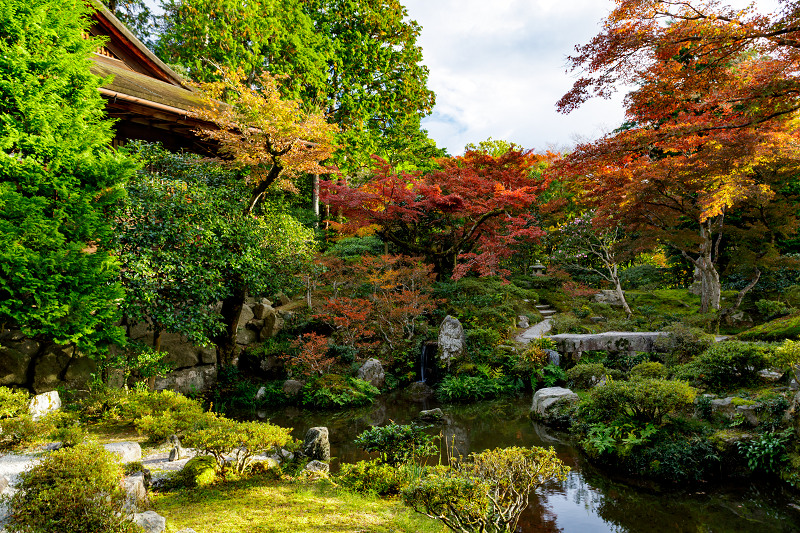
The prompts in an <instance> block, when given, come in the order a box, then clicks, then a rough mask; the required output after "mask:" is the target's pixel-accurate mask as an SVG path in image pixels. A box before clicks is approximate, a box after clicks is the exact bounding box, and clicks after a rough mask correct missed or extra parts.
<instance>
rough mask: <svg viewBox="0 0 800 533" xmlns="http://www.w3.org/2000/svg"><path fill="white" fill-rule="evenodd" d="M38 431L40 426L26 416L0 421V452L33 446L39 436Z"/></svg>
mask: <svg viewBox="0 0 800 533" xmlns="http://www.w3.org/2000/svg"><path fill="white" fill-rule="evenodd" d="M40 430H41V427H40V424H37V423H36V422H34V421H33V418H31V416H30V415H28V414H24V415H20V416H16V417H14V418H3V419H0V450H13V449H16V448H20V447H23V446H28V445H30V444H33V443H34V442H36V441H37V439H38V438H39V437H40V436H41V434H40Z"/></svg>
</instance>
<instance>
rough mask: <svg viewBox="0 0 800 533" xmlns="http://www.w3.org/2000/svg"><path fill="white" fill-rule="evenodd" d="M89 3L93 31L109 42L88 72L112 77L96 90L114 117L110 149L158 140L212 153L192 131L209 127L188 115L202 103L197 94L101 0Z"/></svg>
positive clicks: (174, 147) (168, 145) (170, 147)
mask: <svg viewBox="0 0 800 533" xmlns="http://www.w3.org/2000/svg"><path fill="white" fill-rule="evenodd" d="M92 4H93V5H94V7H96V11H95V13H94V15H93V16H92V19H93V22H94V24H93V25H92V28H91V33H92V35H102V36H105V37H106V38H107V42H106V45H105V46H104V47H103V48H101V49H100V50H98V53H96V54H95V55H94V58H93V64H92V67H91V70H92V72H93V73H94V74H96V75H98V76H100V77H103V78H108V77H113V78H112V80H111V81H110V82H109V83H107V84H106V85H104V86H103V87H101V88H100V92H101V93H102V94H103V96H104V97H105V99H106V101H107V106H106V110H107V112H108V116H109V118H114V119H117V122H116V124H115V128H116V135H115V138H114V145H115V146H118V145H121V144H125V143H126V142H127V141H130V140H133V139H138V140H144V141H150V142H160V143H162V144H163V145H164V147H165V148H167V149H168V150H172V151H179V150H184V151H189V152H195V153H198V154H201V155H214V154H215V150H214V147H213V145H211V144H210V143H208V142H206V141H203V140H202V139H200V138H199V137H198V136H197V135H196V134H195V133H193V130H194V129H195V128H197V127H213V126H212V125H210V124H208V123H205V122H203V121H200V120H198V119H195V118H192V117H191V114H190V112H189V110H190V109H191V108H193V107H199V106H200V105H201V102H200V98H199V97H198V95H197V92H196V91H195V90H194V89H193V88H192V87H191V86H190V85H189V84H188V83H187V82H186V81H185V80H184V79H183V78H182V77H181V76H180V75H179V74H177V73H176V72H175V71H173V70H172V69H171V68H169V67H168V66H167V65H166V64H165V63H164V62H163V61H161V60H160V59H158V58H157V57H156V56H155V54H153V52H151V51H150V50H149V49H148V48H147V47H146V46H145V45H144V44H143V43H142V42H141V41H140V40H139V39H137V38H136V37H135V36H134V35H133V34H132V33H131V32H130V31H129V30H128V28H126V27H125V25H124V24H123V23H122V22H120V21H119V19H117V17H115V16H114V15H113V14H112V13H111V12H110V11H109V10H108V9H106V8H105V7H104V6H103V5H102V4H101V3H100V2H97V1H96V0H92Z"/></svg>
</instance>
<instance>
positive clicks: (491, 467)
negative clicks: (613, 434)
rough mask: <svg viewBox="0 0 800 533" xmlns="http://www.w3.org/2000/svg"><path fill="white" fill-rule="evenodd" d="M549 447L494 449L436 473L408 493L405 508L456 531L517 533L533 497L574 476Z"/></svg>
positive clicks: (420, 481) (421, 480) (411, 487)
mask: <svg viewBox="0 0 800 533" xmlns="http://www.w3.org/2000/svg"><path fill="white" fill-rule="evenodd" d="M569 470H570V469H569V467H567V466H564V464H563V463H562V462H561V460H560V459H559V458H558V457H557V455H556V452H555V450H553V449H552V448H550V449H549V450H546V449H544V448H536V447H534V448H518V447H512V448H495V449H493V450H486V451H484V452H481V453H472V454H470V456H469V457H468V458H467V459H466V460H464V461H455V462H454V463H453V464H452V465H451V466H450V468H438V469H433V470H431V471H430V473H429V474H428V475H426V476H424V477H423V478H421V479H420V480H419V481H418V482H417V483H415V484H413V485H412V486H410V487H409V488H408V489H406V490H405V491H403V500H404V501H405V503H406V505H408V506H410V507H411V508H412V509H414V510H415V511H417V512H418V513H422V514H424V515H426V516H428V517H430V518H433V519H435V520H441V521H442V522H444V524H445V525H446V526H448V527H449V528H450V529H451V530H453V531H498V532H499V531H508V532H512V531H516V530H517V524H518V522H519V518H520V516H521V514H522V512H523V511H524V510H525V509H526V508H527V507H528V500H529V497H530V494H531V493H532V492H533V491H534V490H535V489H536V488H537V487H539V486H541V485H543V484H544V483H546V482H548V481H551V480H555V481H564V480H565V479H566V477H567V474H568V473H569Z"/></svg>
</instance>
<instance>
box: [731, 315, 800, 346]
mask: <svg viewBox="0 0 800 533" xmlns="http://www.w3.org/2000/svg"><path fill="white" fill-rule="evenodd" d="M738 338H739V339H740V340H743V341H779V340H783V339H798V338H800V314H797V315H791V316H785V317H781V318H776V319H775V320H771V321H769V322H767V323H766V324H761V325H760V326H756V327H754V328H750V329H748V330H747V331H743V332H742V333H740V334H739V335H738Z"/></svg>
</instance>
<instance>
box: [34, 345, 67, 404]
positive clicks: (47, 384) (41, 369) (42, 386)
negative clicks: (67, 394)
mask: <svg viewBox="0 0 800 533" xmlns="http://www.w3.org/2000/svg"><path fill="white" fill-rule="evenodd" d="M74 353H75V349H74V348H73V347H72V346H62V345H58V344H52V345H50V346H48V347H47V348H45V349H44V351H43V352H42V354H41V355H40V356H39V358H38V359H37V360H36V362H35V363H34V364H35V365H36V366H35V368H34V369H33V392H35V393H40V392H47V391H51V390H55V388H56V387H57V386H58V385H60V384H61V376H62V375H63V373H64V371H65V370H66V368H67V366H69V363H70V360H71V359H72V356H73V354H74Z"/></svg>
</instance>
